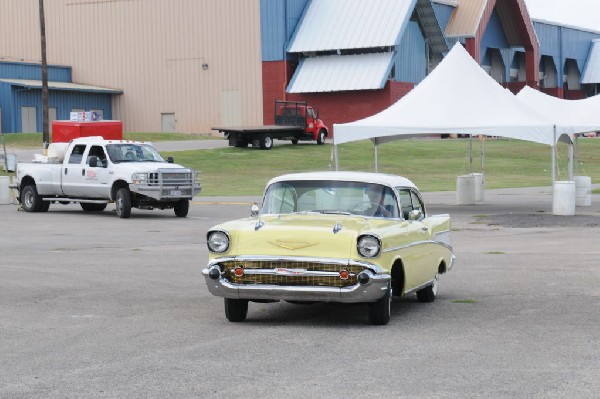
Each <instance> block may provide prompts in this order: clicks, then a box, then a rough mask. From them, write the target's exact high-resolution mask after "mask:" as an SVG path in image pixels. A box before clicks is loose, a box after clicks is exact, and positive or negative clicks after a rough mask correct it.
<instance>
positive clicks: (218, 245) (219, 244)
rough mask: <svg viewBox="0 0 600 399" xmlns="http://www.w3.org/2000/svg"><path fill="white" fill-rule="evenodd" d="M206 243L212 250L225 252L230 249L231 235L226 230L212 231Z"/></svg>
mask: <svg viewBox="0 0 600 399" xmlns="http://www.w3.org/2000/svg"><path fill="white" fill-rule="evenodd" d="M206 244H207V245H208V250H209V251H210V252H216V253H219V254H220V253H223V252H225V251H227V249H229V236H228V235H227V233H225V232H224V231H210V232H209V233H208V237H207V240H206Z"/></svg>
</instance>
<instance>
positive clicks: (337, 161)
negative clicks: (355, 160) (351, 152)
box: [333, 144, 340, 171]
mask: <svg viewBox="0 0 600 399" xmlns="http://www.w3.org/2000/svg"><path fill="white" fill-rule="evenodd" d="M333 159H334V160H335V170H336V171H338V170H340V160H339V159H338V150H337V144H334V145H333Z"/></svg>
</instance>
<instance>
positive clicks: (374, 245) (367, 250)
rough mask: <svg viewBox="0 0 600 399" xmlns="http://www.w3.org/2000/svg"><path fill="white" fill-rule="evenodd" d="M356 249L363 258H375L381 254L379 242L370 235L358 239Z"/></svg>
mask: <svg viewBox="0 0 600 399" xmlns="http://www.w3.org/2000/svg"><path fill="white" fill-rule="evenodd" d="M356 249H357V250H358V253H359V255H360V256H362V257H363V258H375V257H377V256H379V253H380V252H381V241H380V240H379V238H377V237H375V236H372V235H364V236H360V237H358V241H357V243H356Z"/></svg>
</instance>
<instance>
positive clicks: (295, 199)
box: [260, 180, 399, 218]
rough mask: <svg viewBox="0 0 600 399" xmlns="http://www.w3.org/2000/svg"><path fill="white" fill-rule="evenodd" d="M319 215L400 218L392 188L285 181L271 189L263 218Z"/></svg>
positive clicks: (328, 182)
mask: <svg viewBox="0 0 600 399" xmlns="http://www.w3.org/2000/svg"><path fill="white" fill-rule="evenodd" d="M298 212H300V213H303V212H319V213H325V214H331V213H333V214H339V213H342V214H351V215H361V216H371V217H384V218H398V217H399V212H398V205H397V200H396V198H395V195H394V193H393V191H392V189H391V188H389V187H386V186H383V185H380V184H374V183H366V182H352V181H332V180H315V181H285V182H278V183H274V184H272V185H271V186H269V188H268V189H267V192H266V193H265V198H264V202H263V206H262V209H261V211H260V213H261V214H286V213H298Z"/></svg>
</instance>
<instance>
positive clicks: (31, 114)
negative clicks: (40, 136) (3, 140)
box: [21, 107, 37, 133]
mask: <svg viewBox="0 0 600 399" xmlns="http://www.w3.org/2000/svg"><path fill="white" fill-rule="evenodd" d="M21 132H22V133H34V132H37V109H36V108H35V107H21Z"/></svg>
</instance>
